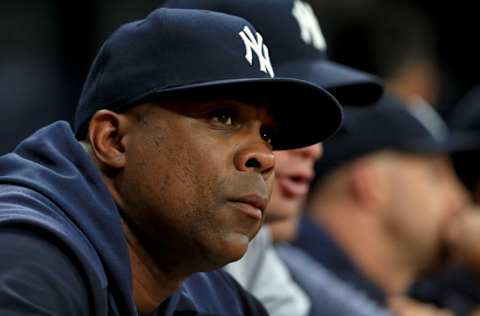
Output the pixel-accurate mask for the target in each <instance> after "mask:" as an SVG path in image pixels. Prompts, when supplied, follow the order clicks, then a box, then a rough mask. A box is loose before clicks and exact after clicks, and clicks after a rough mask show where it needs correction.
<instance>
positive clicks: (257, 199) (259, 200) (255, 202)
mask: <svg viewBox="0 0 480 316" xmlns="http://www.w3.org/2000/svg"><path fill="white" fill-rule="evenodd" d="M229 202H230V204H232V205H233V206H235V207H236V208H238V209H239V210H240V211H242V212H244V213H245V214H246V215H248V216H250V217H252V218H255V219H257V220H261V219H262V217H263V212H264V211H265V209H266V208H267V204H268V198H264V197H262V196H260V195H256V194H250V195H245V196H242V197H239V198H234V199H230V200H229Z"/></svg>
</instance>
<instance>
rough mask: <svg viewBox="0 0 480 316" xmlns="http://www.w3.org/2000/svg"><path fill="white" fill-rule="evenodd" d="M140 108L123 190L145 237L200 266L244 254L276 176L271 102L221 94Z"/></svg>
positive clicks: (130, 137)
mask: <svg viewBox="0 0 480 316" xmlns="http://www.w3.org/2000/svg"><path fill="white" fill-rule="evenodd" d="M135 110H136V111H144V113H143V114H142V115H140V116H139V118H136V119H132V122H133V123H132V124H133V127H132V128H131V132H130V133H129V134H128V139H127V140H126V141H127V142H128V143H127V145H126V159H127V163H126V167H125V168H124V170H123V174H122V175H121V177H120V181H121V184H120V190H119V191H120V195H121V196H122V199H123V200H124V201H125V203H124V204H125V205H127V206H128V209H129V210H128V211H124V212H125V213H127V214H126V217H127V220H129V221H130V223H131V224H132V223H133V225H132V226H133V227H134V229H136V233H137V234H138V235H139V236H140V240H141V242H142V243H144V244H145V245H146V247H147V248H148V249H150V250H152V248H153V250H155V251H157V252H160V253H162V252H167V253H169V255H170V256H171V257H172V258H173V257H182V256H183V257H185V256H187V257H189V258H191V261H192V265H193V264H195V265H196V268H197V269H210V268H215V267H218V266H220V265H224V264H226V263H228V262H230V261H233V260H238V259H239V258H240V257H241V256H242V255H243V254H244V252H245V251H246V249H247V246H248V242H249V240H251V239H252V238H253V237H254V236H255V234H256V233H257V231H258V230H259V228H260V226H261V224H262V220H263V218H264V212H263V211H264V209H265V207H266V204H267V202H268V200H269V197H270V193H271V189H272V184H273V180H274V174H273V168H274V156H273V152H272V148H271V145H270V144H269V139H268V138H269V135H270V132H269V129H270V128H275V122H274V120H273V118H272V117H271V116H270V115H269V114H268V113H267V109H266V106H265V105H259V104H249V103H242V102H239V101H233V100H220V101H213V102H204V103H199V102H196V103H195V104H193V103H184V104H172V105H167V106H159V105H152V104H148V105H140V106H139V107H137V108H136V109H135ZM137 116H138V115H137ZM199 258H200V261H199V260H198V259H199ZM202 264H203V265H202Z"/></svg>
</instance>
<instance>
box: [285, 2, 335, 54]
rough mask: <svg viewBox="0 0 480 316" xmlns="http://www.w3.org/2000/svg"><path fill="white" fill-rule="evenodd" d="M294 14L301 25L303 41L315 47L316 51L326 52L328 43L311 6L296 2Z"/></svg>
mask: <svg viewBox="0 0 480 316" xmlns="http://www.w3.org/2000/svg"><path fill="white" fill-rule="evenodd" d="M292 14H293V16H294V17H295V18H296V19H297V22H298V24H299V25H300V30H301V33H302V34H301V36H302V39H303V41H304V42H305V43H307V44H311V45H313V46H314V47H315V48H316V49H319V50H325V49H326V48H327V43H326V42H325V38H324V37H323V34H322V31H321V29H320V25H319V24H318V20H317V18H316V17H315V13H314V12H313V10H312V7H311V6H310V4H308V3H305V2H303V1H300V0H295V3H294V5H293V10H292Z"/></svg>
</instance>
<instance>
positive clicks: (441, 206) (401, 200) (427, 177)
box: [385, 154, 467, 269]
mask: <svg viewBox="0 0 480 316" xmlns="http://www.w3.org/2000/svg"><path fill="white" fill-rule="evenodd" d="M394 161H395V162H394V163H393V164H392V165H391V167H390V168H389V171H388V172H389V177H388V187H389V192H390V194H389V200H388V203H389V207H388V208H387V210H386V213H385V224H386V228H387V229H388V231H389V233H390V237H392V238H393V239H392V241H393V242H394V243H396V245H397V246H398V250H399V251H404V252H405V254H406V255H407V256H408V257H409V258H411V259H412V261H414V262H415V264H416V265H420V267H422V268H427V269H428V268H431V267H434V266H435V265H436V264H438V263H440V262H441V261H442V260H443V259H444V258H443V256H444V253H443V250H444V249H443V246H444V244H443V242H444V230H445V229H446V226H447V224H448V222H449V221H450V220H451V219H452V217H453V216H455V215H458V214H459V212H461V211H462V210H463V208H464V207H465V206H466V203H467V194H466V192H465V191H464V188H463V187H462V185H461V184H460V183H459V181H458V179H457V178H456V176H455V174H454V171H453V168H452V166H451V163H450V160H449V159H448V158H447V156H445V155H440V154H437V155H413V154H408V155H407V154H399V155H398V157H396V158H395V160H394Z"/></svg>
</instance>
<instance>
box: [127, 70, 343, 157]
mask: <svg viewBox="0 0 480 316" xmlns="http://www.w3.org/2000/svg"><path fill="white" fill-rule="evenodd" d="M178 93H182V95H184V96H195V95H196V94H198V93H201V94H202V96H205V95H207V96H212V97H215V98H217V97H218V96H222V97H229V98H232V99H235V98H240V99H242V97H245V96H252V95H253V96H255V97H256V98H258V99H261V100H266V101H267V102H269V103H270V112H271V114H272V116H273V117H274V118H275V119H276V121H277V123H278V129H277V131H276V134H275V135H274V137H273V140H272V145H273V149H274V150H285V149H295V148H301V147H306V146H310V145H313V144H316V143H319V142H322V141H324V140H325V139H327V138H329V137H330V136H332V135H334V134H335V133H336V132H337V131H338V129H339V128H340V126H341V123H342V119H343V112H342V108H341V106H340V104H339V102H338V101H337V100H336V99H335V97H333V96H332V95H331V94H330V93H329V92H327V91H326V90H324V89H322V88H320V87H318V86H316V85H314V84H312V83H309V82H306V81H303V80H298V79H291V78H272V79H268V78H265V79H263V78H254V79H231V80H222V81H211V82H205V83H192V84H188V85H183V86H181V87H172V88H168V89H165V88H163V89H161V90H160V89H158V90H153V91H150V92H148V93H146V94H144V95H142V96H139V97H137V98H135V99H134V100H130V101H129V102H127V103H128V104H132V103H134V102H140V101H141V100H144V99H146V98H155V97H161V96H175V95H177V94H178Z"/></svg>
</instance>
